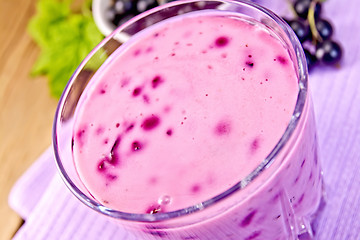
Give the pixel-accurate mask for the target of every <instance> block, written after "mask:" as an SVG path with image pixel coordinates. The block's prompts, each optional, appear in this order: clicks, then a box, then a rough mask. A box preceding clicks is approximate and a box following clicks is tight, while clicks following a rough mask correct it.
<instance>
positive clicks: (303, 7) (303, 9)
mask: <svg viewBox="0 0 360 240" xmlns="http://www.w3.org/2000/svg"><path fill="white" fill-rule="evenodd" d="M310 5H311V0H297V1H295V3H294V10H295V12H296V14H297V15H298V16H299V17H300V18H303V19H306V18H307V17H308V13H309V8H310ZM320 12H321V4H320V3H319V2H318V3H316V4H315V9H314V17H315V19H316V18H318V17H319V16H320Z"/></svg>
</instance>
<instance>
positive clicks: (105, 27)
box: [92, 0, 173, 36]
mask: <svg viewBox="0 0 360 240" xmlns="http://www.w3.org/2000/svg"><path fill="white" fill-rule="evenodd" d="M170 1H173V0H93V2H92V11H93V16H94V21H95V23H96V25H97V26H98V28H99V30H100V31H101V32H102V33H103V34H104V35H105V36H107V35H109V34H110V33H111V32H112V31H114V30H115V29H116V27H118V26H120V25H121V24H123V23H124V22H126V21H128V20H129V19H131V18H133V17H134V16H136V15H138V14H139V13H142V12H145V11H146V10H149V9H151V8H154V7H156V6H159V5H161V4H164V3H167V2H170Z"/></svg>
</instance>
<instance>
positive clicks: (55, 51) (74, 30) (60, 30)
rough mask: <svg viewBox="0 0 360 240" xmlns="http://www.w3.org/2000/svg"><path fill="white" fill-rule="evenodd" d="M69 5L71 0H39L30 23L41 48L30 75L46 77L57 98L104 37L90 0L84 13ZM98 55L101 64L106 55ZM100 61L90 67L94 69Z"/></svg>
mask: <svg viewBox="0 0 360 240" xmlns="http://www.w3.org/2000/svg"><path fill="white" fill-rule="evenodd" d="M70 5H71V1H70V0H63V1H58V0H39V1H38V3H37V13H36V15H35V16H34V17H33V18H32V19H31V21H30V22H29V25H28V32H29V34H30V35H31V37H32V38H33V39H34V41H35V42H36V43H37V45H38V46H39V47H40V49H41V51H40V55H39V57H38V59H37V61H36V62H35V64H34V65H33V68H32V71H31V74H32V75H33V76H37V75H45V76H47V78H48V82H49V88H50V92H51V94H52V95H53V96H55V97H57V98H59V97H60V95H61V93H62V91H63V89H64V87H65V86H66V83H67V82H68V80H69V79H70V77H71V75H72V74H73V72H74V71H75V70H76V68H77V67H78V66H79V64H80V63H81V61H82V60H83V59H84V58H85V57H86V56H87V55H88V54H89V52H90V51H91V50H92V49H93V48H94V47H95V46H96V45H97V44H98V43H99V42H100V41H101V40H102V39H103V38H104V36H103V35H102V34H101V33H100V31H99V30H98V28H97V27H96V25H95V22H94V20H93V18H92V15H91V12H90V9H89V6H90V5H89V0H87V1H85V4H84V6H83V12H82V13H74V12H72V11H71V8H70ZM99 57H100V58H101V60H100V61H99V64H101V63H102V62H103V59H104V58H105V57H106V56H102V55H101V54H100V55H99ZM99 64H94V63H90V64H88V65H87V67H89V66H90V67H93V68H94V69H95V68H97V67H98V66H99Z"/></svg>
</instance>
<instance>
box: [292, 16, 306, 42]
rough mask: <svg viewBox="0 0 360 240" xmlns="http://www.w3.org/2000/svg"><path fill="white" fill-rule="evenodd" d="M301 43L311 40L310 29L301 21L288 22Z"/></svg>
mask: <svg viewBox="0 0 360 240" xmlns="http://www.w3.org/2000/svg"><path fill="white" fill-rule="evenodd" d="M287 22H288V24H289V26H290V27H291V28H292V30H293V31H294V32H295V34H296V36H297V37H298V38H299V41H300V42H301V43H303V42H305V41H306V40H309V39H311V31H310V27H309V26H308V25H307V24H305V23H303V22H302V21H300V20H290V21H287Z"/></svg>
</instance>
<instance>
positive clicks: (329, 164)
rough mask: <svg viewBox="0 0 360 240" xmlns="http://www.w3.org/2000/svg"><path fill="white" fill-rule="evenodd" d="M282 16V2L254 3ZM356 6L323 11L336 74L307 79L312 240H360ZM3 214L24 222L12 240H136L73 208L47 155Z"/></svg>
mask: <svg viewBox="0 0 360 240" xmlns="http://www.w3.org/2000/svg"><path fill="white" fill-rule="evenodd" d="M257 2H259V3H262V4H264V5H265V6H267V7H269V8H270V9H272V10H274V11H275V12H276V13H278V14H279V15H281V16H288V15H289V9H288V6H287V1H285V0H276V1H275V0H274V1H271V2H266V1H257ZM359 10H360V1H358V0H348V1H346V2H342V3H341V2H340V1H335V0H330V1H327V2H326V3H324V4H323V16H325V17H326V18H328V19H330V20H331V21H332V23H333V25H334V27H335V36H334V38H335V39H336V40H338V41H340V42H341V44H342V46H343V47H344V58H343V61H342V63H341V67H340V68H339V69H335V68H326V67H319V68H316V69H314V70H313V71H312V72H311V74H310V88H311V91H312V95H313V100H314V105H315V112H316V120H317V126H318V135H319V145H320V156H321V159H322V165H323V170H324V177H325V179H324V180H325V184H326V192H327V204H326V205H325V207H324V209H323V212H322V213H321V215H319V217H318V218H317V221H316V222H315V224H314V227H315V231H316V239H319V240H329V239H333V240H343V239H346V240H348V239H349V240H353V239H354V240H359V239H360V77H358V76H359V75H360V17H359V15H360V14H359ZM9 204H10V206H11V207H12V208H13V209H14V210H15V211H16V212H18V213H19V215H20V216H22V217H23V218H24V219H25V224H24V225H23V226H22V227H21V228H20V230H19V231H18V232H17V234H16V235H15V236H14V239H31V240H34V239H44V240H45V239H65V240H67V239H87V240H92V239H94V240H95V239H103V240H108V239H109V240H110V239H116V240H117V239H124V240H127V239H129V240H130V239H135V238H134V237H133V236H131V235H130V234H129V233H127V232H126V231H125V230H123V229H122V228H121V227H119V226H118V225H115V224H113V223H112V222H110V221H109V220H108V219H107V218H106V217H104V216H100V215H98V214H96V213H95V212H93V211H92V210H90V209H89V208H87V207H86V206H84V205H83V204H82V203H80V202H79V201H78V200H77V199H76V198H75V197H74V196H72V195H71V193H70V191H69V190H68V189H67V188H66V187H65V185H64V183H63V182H62V180H61V179H60V177H59V176H58V174H56V169H55V164H54V159H53V152H52V150H51V149H48V150H47V151H46V152H44V154H43V155H42V156H41V157H40V158H39V159H38V160H37V161H36V163H35V164H34V165H33V166H32V167H31V168H30V169H29V170H28V172H26V173H25V174H24V175H23V176H22V177H21V178H20V179H19V181H18V182H17V183H16V185H15V186H14V188H13V189H12V192H11V194H10V197H9Z"/></svg>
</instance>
